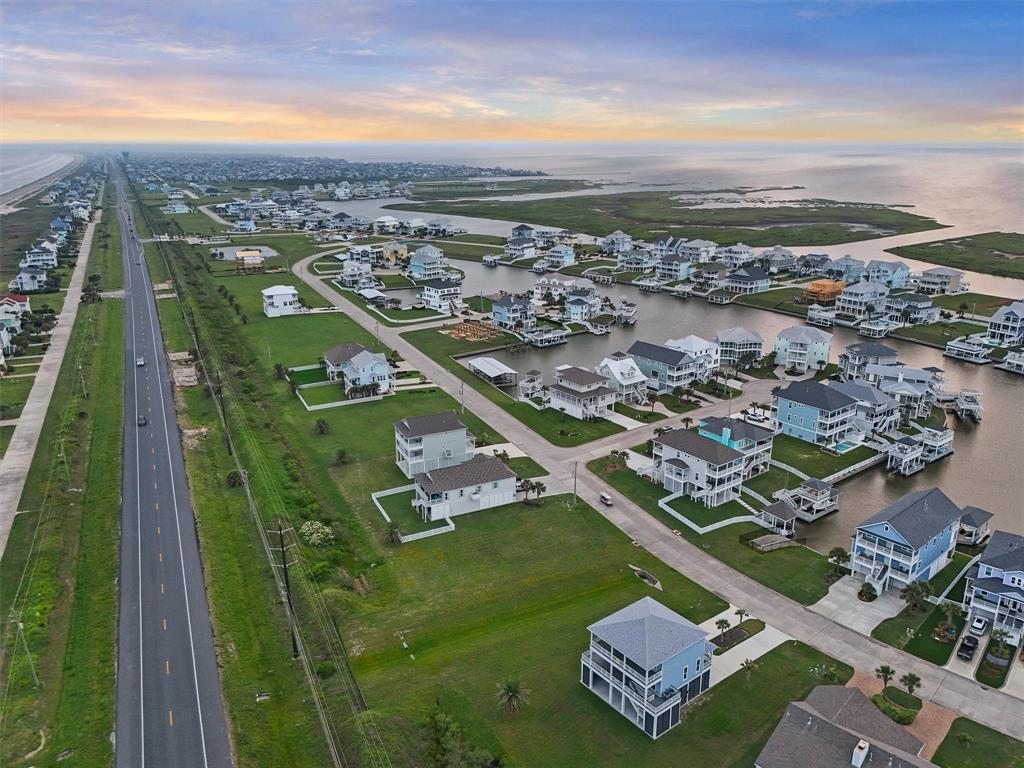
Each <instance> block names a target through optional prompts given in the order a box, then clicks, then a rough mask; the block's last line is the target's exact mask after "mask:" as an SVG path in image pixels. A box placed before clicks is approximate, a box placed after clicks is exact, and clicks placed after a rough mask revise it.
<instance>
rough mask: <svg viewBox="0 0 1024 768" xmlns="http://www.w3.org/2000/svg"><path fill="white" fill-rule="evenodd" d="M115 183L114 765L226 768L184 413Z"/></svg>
mask: <svg viewBox="0 0 1024 768" xmlns="http://www.w3.org/2000/svg"><path fill="white" fill-rule="evenodd" d="M115 183H116V185H117V201H118V204H117V209H116V215H117V216H118V222H119V225H120V230H121V242H122V244H123V249H124V267H125V323H126V326H125V349H124V372H125V381H124V448H123V457H122V465H123V467H124V474H123V478H122V491H121V556H120V557H121V560H120V578H119V580H118V587H119V593H120V594H119V600H120V603H119V615H118V643H117V645H118V655H117V701H116V733H115V735H116V740H115V747H114V749H115V757H116V764H117V766H118V768H146V766H167V767H168V768H180V767H181V766H189V767H190V768H191V767H193V766H194V767H195V768H208V767H209V766H216V768H222V767H224V766H230V765H231V750H230V746H229V742H228V733H227V723H226V721H225V717H224V707H223V703H222V701H221V691H220V676H219V674H218V669H217V659H216V655H215V654H214V649H213V631H212V628H211V624H210V615H209V606H208V604H207V599H206V589H205V584H204V580H203V569H202V563H201V561H200V557H199V543H198V541H197V538H196V529H195V520H194V517H193V512H192V503H191V497H190V492H189V487H188V480H187V478H186V476H185V462H184V457H183V455H182V449H181V442H180V439H179V432H178V421H177V414H176V412H175V407H174V399H173V397H172V394H171V387H170V376H169V374H168V370H167V362H166V360H165V357H164V344H163V338H162V335H161V331H160V324H159V322H158V320H157V312H156V302H155V300H154V298H153V291H152V286H151V283H150V279H149V274H148V272H147V269H146V266H145V260H144V258H143V247H142V245H141V243H140V242H139V241H138V239H137V238H136V234H135V232H136V230H135V226H134V223H133V221H132V214H131V209H130V207H129V205H128V202H127V200H126V198H125V189H124V183H123V181H122V180H121V179H120V178H118V179H117V181H116V182H115ZM114 213H115V212H114V211H111V215H114ZM139 359H141V360H142V364H141V365H139V364H137V361H138V360H139Z"/></svg>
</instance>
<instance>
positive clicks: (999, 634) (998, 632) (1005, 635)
mask: <svg viewBox="0 0 1024 768" xmlns="http://www.w3.org/2000/svg"><path fill="white" fill-rule="evenodd" d="M1009 639H1010V633H1009V632H1008V631H1007V630H1005V629H1003V628H1002V627H996V628H995V629H993V630H992V642H993V643H995V644H996V655H998V656H1002V655H1003V654H1004V653H1005V652H1006V641H1007V640H1009Z"/></svg>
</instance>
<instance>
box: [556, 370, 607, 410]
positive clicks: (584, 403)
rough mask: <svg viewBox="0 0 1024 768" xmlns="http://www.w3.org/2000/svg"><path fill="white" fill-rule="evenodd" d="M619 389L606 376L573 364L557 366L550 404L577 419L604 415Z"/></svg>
mask: <svg viewBox="0 0 1024 768" xmlns="http://www.w3.org/2000/svg"><path fill="white" fill-rule="evenodd" d="M615 400H616V392H615V390H614V389H612V388H611V387H609V386H607V384H606V382H605V377H604V376H602V375H600V374H597V373H594V372H593V371H588V370H587V369H586V368H579V367H577V366H574V365H563V366H559V367H558V368H556V369H555V383H554V384H553V385H552V386H551V387H550V388H549V389H548V401H547V406H548V407H549V408H553V409H554V410H556V411H562V412H564V413H566V414H568V415H569V416H572V417H573V418H575V419H580V420H581V421H587V420H589V419H603V418H605V417H606V416H607V415H608V414H609V413H610V412H611V409H612V406H613V405H614V404H615Z"/></svg>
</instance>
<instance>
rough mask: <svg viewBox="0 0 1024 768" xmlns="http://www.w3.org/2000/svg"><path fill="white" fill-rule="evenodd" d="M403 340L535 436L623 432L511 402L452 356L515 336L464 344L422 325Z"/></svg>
mask: <svg viewBox="0 0 1024 768" xmlns="http://www.w3.org/2000/svg"><path fill="white" fill-rule="evenodd" d="M402 336H403V337H405V339H406V340H408V341H409V342H410V343H411V344H413V345H415V346H416V348H417V349H419V350H421V351H422V352H424V353H425V354H427V355H430V357H432V358H433V359H434V360H436V361H438V362H439V363H441V364H442V365H443V366H445V368H447V369H448V370H449V371H451V372H452V373H454V374H455V375H456V376H458V377H459V378H460V379H462V380H463V381H465V382H466V383H467V384H469V385H470V386H471V387H473V388H474V389H476V390H477V391H478V392H480V393H481V394H483V395H484V396H485V397H486V398H487V399H488V400H490V401H491V402H493V403H495V404H496V405H498V406H500V407H501V408H502V409H503V410H505V411H507V412H508V413H509V414H510V415H512V416H515V417H516V418H517V419H519V420H520V421H521V422H523V424H525V425H526V426H528V427H529V428H530V429H532V430H533V431H534V432H536V433H537V434H538V435H540V436H541V437H543V438H544V439H545V440H547V441H548V442H550V443H552V444H554V445H561V446H576V445H583V444H584V443H589V442H590V441H591V440H597V439H598V438H601V437H606V436H608V435H614V434H615V433H617V432H623V431H624V429H623V428H622V427H620V426H619V425H618V424H613V423H612V422H610V421H604V420H603V419H602V420H598V421H580V420H579V419H574V418H573V417H572V416H568V415H566V414H564V413H559V412H557V411H553V410H550V409H546V410H543V411H538V410H537V409H536V408H533V407H532V406H529V405H527V404H526V403H519V402H516V401H514V400H513V399H512V398H511V397H509V396H508V395H506V394H505V393H504V392H501V391H500V390H498V389H496V388H494V387H492V386H491V385H490V384H488V383H487V382H486V381H483V380H482V379H481V378H480V377H479V376H475V375H474V374H473V373H471V372H470V371H469V370H467V369H466V368H465V367H464V366H462V365H460V364H458V363H457V362H455V361H454V360H452V359H451V355H454V354H466V353H468V352H475V351H478V350H481V349H488V348H492V347H496V346H502V345H505V344H509V343H511V342H512V341H513V340H514V337H513V336H511V335H509V334H505V333H503V334H501V335H500V336H496V337H495V338H493V339H490V340H488V341H481V342H476V343H467V342H463V341H460V340H458V339H454V338H452V337H451V336H448V335H446V334H444V333H441V331H440V330H438V329H436V328H423V329H420V330H418V331H409V332H407V333H403V334H402Z"/></svg>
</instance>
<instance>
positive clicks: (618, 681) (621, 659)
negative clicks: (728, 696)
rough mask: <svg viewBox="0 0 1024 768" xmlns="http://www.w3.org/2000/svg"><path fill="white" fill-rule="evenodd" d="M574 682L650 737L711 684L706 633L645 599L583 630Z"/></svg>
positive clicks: (710, 651) (675, 719)
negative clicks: (584, 644) (584, 643)
mask: <svg viewBox="0 0 1024 768" xmlns="http://www.w3.org/2000/svg"><path fill="white" fill-rule="evenodd" d="M587 630H588V631H589V632H590V646H589V647H588V648H587V650H585V651H584V652H583V654H582V656H581V657H580V682H581V683H583V685H584V686H585V687H586V688H588V689H589V690H590V691H592V692H593V693H594V694H596V695H597V696H598V697H600V699H601V700H602V701H604V702H606V703H607V704H609V705H611V707H612V708H613V709H614V710H615V711H616V712H618V713H620V714H621V715H622V716H623V717H625V718H626V719H627V720H629V722H631V723H633V725H635V726H636V727H638V728H640V729H641V730H643V732H644V733H646V734H647V735H648V736H650V737H651V738H652V739H656V738H658V737H659V736H661V735H662V734H663V733H665V732H666V731H668V730H670V729H672V728H673V727H675V726H676V725H678V724H679V717H680V709H681V707H682V706H683V705H684V704H686V703H687V702H690V701H692V700H694V699H695V698H697V697H698V696H700V694H702V693H703V692H704V691H706V690H707V689H708V687H709V686H710V685H711V664H712V661H713V659H714V655H713V651H714V646H712V645H711V643H709V642H708V641H707V635H708V633H707V632H705V631H704V630H702V629H701V628H700V627H698V626H697V625H696V624H694V623H693V622H691V621H689V620H688V619H686V618H684V617H682V616H680V615H679V614H678V613H676V612H675V611H673V610H670V609H669V608H666V607H665V606H664V605H662V604H661V603H659V602H658V601H657V600H655V599H653V598H651V597H643V598H641V599H639V600H637V601H636V602H635V603H632V604H630V605H627V606H626V607H625V608H622V609H621V610H618V611H616V612H615V613H613V614H611V615H610V616H606V617H605V618H603V619H601V620H600V621H596V622H594V623H593V624H591V625H590V626H589V627H587Z"/></svg>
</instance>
